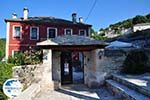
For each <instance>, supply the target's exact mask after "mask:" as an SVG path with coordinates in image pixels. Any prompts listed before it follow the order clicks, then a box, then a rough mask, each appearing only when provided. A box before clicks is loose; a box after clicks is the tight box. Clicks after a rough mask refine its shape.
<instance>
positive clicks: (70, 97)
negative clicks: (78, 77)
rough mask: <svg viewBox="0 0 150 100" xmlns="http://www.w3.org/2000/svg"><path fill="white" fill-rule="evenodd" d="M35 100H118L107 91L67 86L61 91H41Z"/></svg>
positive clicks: (82, 86) (81, 86)
mask: <svg viewBox="0 0 150 100" xmlns="http://www.w3.org/2000/svg"><path fill="white" fill-rule="evenodd" d="M34 100H117V99H116V98H115V97H113V96H112V95H111V94H109V93H108V92H107V90H106V89H105V88H104V87H102V88H100V89H89V88H87V87H86V86H85V85H67V86H63V87H61V88H60V89H59V90H56V91H52V90H45V91H41V92H40V93H39V94H38V95H37V96H36V97H35V98H34Z"/></svg>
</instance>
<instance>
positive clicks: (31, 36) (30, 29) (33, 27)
mask: <svg viewBox="0 0 150 100" xmlns="http://www.w3.org/2000/svg"><path fill="white" fill-rule="evenodd" d="M32 28H36V29H37V38H36V39H32V38H31V37H32V33H31V32H32ZM30 40H39V27H37V26H30Z"/></svg>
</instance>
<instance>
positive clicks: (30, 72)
mask: <svg viewBox="0 0 150 100" xmlns="http://www.w3.org/2000/svg"><path fill="white" fill-rule="evenodd" d="M37 66H38V65H22V66H15V67H13V78H17V79H18V80H19V81H20V82H21V83H22V85H23V87H24V89H25V88H27V87H28V86H29V85H31V83H32V82H33V81H35V79H36V78H35V69H36V67H37Z"/></svg>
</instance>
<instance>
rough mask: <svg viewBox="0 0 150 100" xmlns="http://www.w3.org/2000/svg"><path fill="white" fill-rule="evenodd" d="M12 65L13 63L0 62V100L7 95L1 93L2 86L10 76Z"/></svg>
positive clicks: (5, 99) (5, 98) (4, 99)
mask: <svg viewBox="0 0 150 100" xmlns="http://www.w3.org/2000/svg"><path fill="white" fill-rule="evenodd" d="M13 66H14V65H13V64H5V63H1V64H0V100H7V97H6V96H5V95H4V94H3V91H2V86H3V83H4V82H5V81H6V80H7V79H9V78H11V77H12V67H13Z"/></svg>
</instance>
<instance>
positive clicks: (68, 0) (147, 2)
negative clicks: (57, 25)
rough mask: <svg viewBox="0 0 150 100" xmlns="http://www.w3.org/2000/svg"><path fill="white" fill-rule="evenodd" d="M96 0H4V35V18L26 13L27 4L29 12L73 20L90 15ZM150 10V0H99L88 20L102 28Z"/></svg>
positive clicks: (2, 28)
mask: <svg viewBox="0 0 150 100" xmlns="http://www.w3.org/2000/svg"><path fill="white" fill-rule="evenodd" d="M94 2H95V0H0V38H5V37H6V23H5V21H4V19H6V18H11V15H12V13H16V14H17V16H18V17H22V16H23V8H24V7H27V8H28V9H29V16H54V17H58V18H63V19H67V20H71V19H72V18H71V14H72V13H74V12H76V13H77V17H78V18H79V17H81V16H82V17H83V18H84V19H86V18H87V16H88V14H89V12H90V10H91V8H92V5H93V3H94ZM149 13H150V0H97V1H96V4H95V6H94V8H93V10H92V12H91V14H90V15H89V17H88V19H87V20H86V23H88V24H91V25H93V28H94V29H95V30H96V31H98V30H99V29H100V28H106V27H108V26H109V25H110V24H114V23H117V22H119V21H122V20H125V19H128V18H132V17H134V16H136V15H146V14H149Z"/></svg>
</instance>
